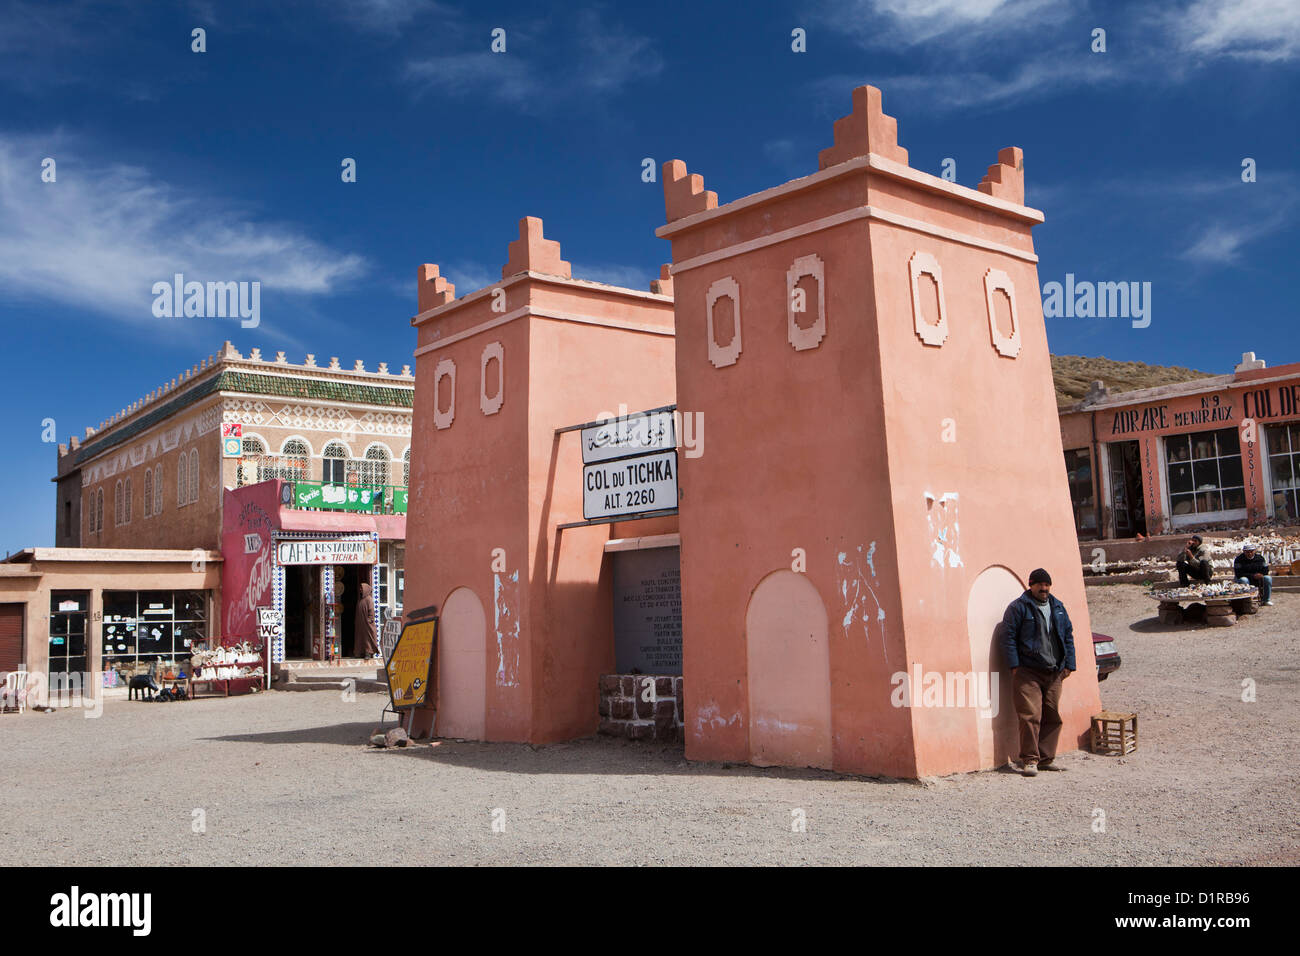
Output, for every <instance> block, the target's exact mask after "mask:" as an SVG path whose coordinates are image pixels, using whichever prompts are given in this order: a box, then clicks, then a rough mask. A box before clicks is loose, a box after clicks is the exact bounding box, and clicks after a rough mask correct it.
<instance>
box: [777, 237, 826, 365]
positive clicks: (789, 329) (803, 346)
mask: <svg viewBox="0 0 1300 956" xmlns="http://www.w3.org/2000/svg"><path fill="white" fill-rule="evenodd" d="M805 276H812V277H813V278H814V279H816V280H817V321H815V322H814V323H813V324H812V325H811V326H809V327H808V328H806V329H805V328H802V327H801V326H800V325H799V323H798V322H797V321H796V320H795V312H794V290H795V287H796V286H798V284H799V280H800V279H802V278H804V277H805ZM806 306H807V303H805V311H806ZM785 317H786V337H787V338H788V339H789V342H790V345H791V346H792V347H793V348H794V350H795V351H796V352H803V351H806V350H807V349H815V348H816V347H817V346H819V345H821V342H822V339H824V338H826V263H825V262H823V261H822V257H821V256H819V255H817V254H816V253H813V254H812V255H807V256H800V257H799V258H797V259H795V260H794V262H792V263H790V268H789V269H788V270H787V271H786V274H785Z"/></svg>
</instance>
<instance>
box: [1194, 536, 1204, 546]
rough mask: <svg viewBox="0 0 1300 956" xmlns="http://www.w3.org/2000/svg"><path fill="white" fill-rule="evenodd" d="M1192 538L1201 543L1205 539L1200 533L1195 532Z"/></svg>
mask: <svg viewBox="0 0 1300 956" xmlns="http://www.w3.org/2000/svg"><path fill="white" fill-rule="evenodd" d="M1192 540H1193V541H1195V542H1196V543H1197V544H1200V543H1201V542H1203V541H1204V540H1205V539H1204V538H1202V537H1201V536H1200V535H1199V534H1194V535H1192Z"/></svg>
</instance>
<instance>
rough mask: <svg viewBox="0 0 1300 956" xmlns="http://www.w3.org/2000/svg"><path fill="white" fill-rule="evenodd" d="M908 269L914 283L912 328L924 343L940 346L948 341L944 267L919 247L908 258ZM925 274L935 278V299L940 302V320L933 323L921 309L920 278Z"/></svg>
mask: <svg viewBox="0 0 1300 956" xmlns="http://www.w3.org/2000/svg"><path fill="white" fill-rule="evenodd" d="M907 270H908V272H909V273H911V284H912V328H913V329H914V330H915V331H916V335H917V337H918V338H919V339H920V340H921V341H922V342H923V343H925V344H926V345H933V346H935V347H940V346H942V345H943V343H944V342H946V341H948V307H947V305H946V304H945V303H944V300H943V269H942V268H940V266H939V260H938V259H936V258H935V257H934V256H933V255H931V254H930V253H928V252H923V251H921V250H920V249H918V250H917V251H916V252H914V253H912V258H910V259H908V260H907ZM923 275H928V276H929V277H930V278H931V279H933V280H934V291H935V299H936V300H937V301H938V303H939V321H938V322H936V323H934V324H933V325H931V324H930V323H929V322H926V321H925V313H924V312H923V311H922V310H921V287H920V279H921V276H923Z"/></svg>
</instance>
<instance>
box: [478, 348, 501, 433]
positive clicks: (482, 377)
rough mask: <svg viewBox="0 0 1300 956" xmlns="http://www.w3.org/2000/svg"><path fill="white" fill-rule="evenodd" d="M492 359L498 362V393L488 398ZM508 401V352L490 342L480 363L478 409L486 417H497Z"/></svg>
mask: <svg viewBox="0 0 1300 956" xmlns="http://www.w3.org/2000/svg"><path fill="white" fill-rule="evenodd" d="M492 359H496V360H497V393H496V394H495V395H493V396H492V397H491V398H488V393H487V367H488V362H490V361H492ZM505 400H506V351H505V348H504V346H502V344H501V343H500V342H489V343H488V344H487V345H485V346H483V354H482V356H480V358H479V363H478V407H479V410H480V411H482V412H483V414H484V415H495V414H496V413H497V412H499V411H501V406H502V405H503V404H505Z"/></svg>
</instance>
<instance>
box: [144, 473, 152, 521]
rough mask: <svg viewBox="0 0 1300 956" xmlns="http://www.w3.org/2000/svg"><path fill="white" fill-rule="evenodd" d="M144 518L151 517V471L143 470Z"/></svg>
mask: <svg viewBox="0 0 1300 956" xmlns="http://www.w3.org/2000/svg"><path fill="white" fill-rule="evenodd" d="M143 513H144V516H145V517H146V518H151V517H153V469H152V468H146V469H145V470H144V509H143Z"/></svg>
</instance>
